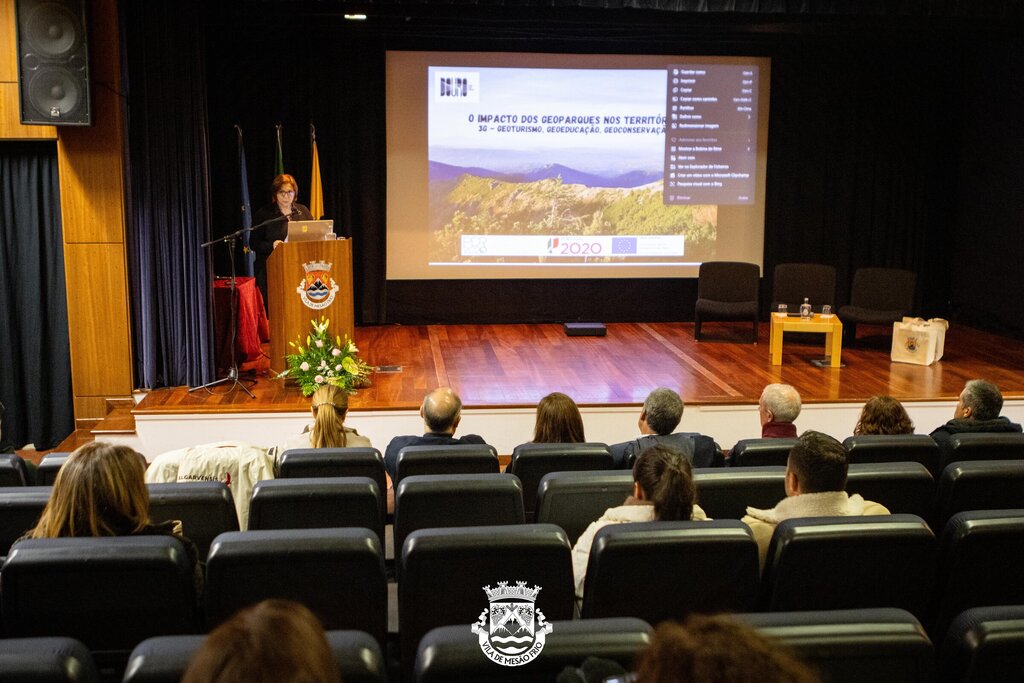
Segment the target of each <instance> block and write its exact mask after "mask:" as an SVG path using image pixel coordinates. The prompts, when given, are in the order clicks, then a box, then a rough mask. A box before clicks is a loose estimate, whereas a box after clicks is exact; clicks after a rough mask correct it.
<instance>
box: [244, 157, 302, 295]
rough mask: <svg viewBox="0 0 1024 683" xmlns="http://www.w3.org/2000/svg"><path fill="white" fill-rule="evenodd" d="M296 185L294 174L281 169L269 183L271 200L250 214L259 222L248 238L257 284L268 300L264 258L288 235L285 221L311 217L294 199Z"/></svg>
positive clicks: (296, 191)
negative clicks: (281, 171) (254, 259)
mask: <svg viewBox="0 0 1024 683" xmlns="http://www.w3.org/2000/svg"><path fill="white" fill-rule="evenodd" d="M298 193H299V185H298V183H296V182H295V178H293V177H292V176H290V175H288V174H287V173H282V174H281V175H279V176H277V177H276V178H274V182H273V183H271V184H270V198H271V200H272V201H271V202H270V204H268V205H266V206H264V207H263V208H261V209H260V210H259V211H257V212H256V215H254V216H253V217H252V224H253V226H257V225H261V224H263V225H262V227H259V228H255V229H254V230H253V232H252V239H251V240H249V242H250V243H251V244H252V245H253V249H254V250H255V251H256V264H255V266H256V267H255V271H256V284H257V286H259V288H260V292H261V293H262V294H263V302H264V305H266V302H267V258H268V257H269V256H270V253H271V252H272V251H274V249H275V248H276V247H277V246H278V245H280V244H282V243H283V242H284V238H285V237H286V236H287V235H288V221H311V220H313V214H311V213H310V212H309V209H308V208H306V207H305V206H303V205H302V204H299V203H298V202H296V201H295V197H296V195H298Z"/></svg>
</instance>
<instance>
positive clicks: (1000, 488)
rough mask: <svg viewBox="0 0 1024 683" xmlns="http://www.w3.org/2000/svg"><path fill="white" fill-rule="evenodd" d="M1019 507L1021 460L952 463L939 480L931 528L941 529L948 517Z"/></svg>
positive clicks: (1023, 480) (1023, 486) (1023, 497)
mask: <svg viewBox="0 0 1024 683" xmlns="http://www.w3.org/2000/svg"><path fill="white" fill-rule="evenodd" d="M1020 507H1024V460H975V461H973V462H954V463H952V464H951V465H949V466H948V467H947V468H946V470H945V471H944V472H943V473H942V478H941V479H939V486H938V491H937V492H936V494H935V515H934V517H933V519H934V521H935V523H934V525H933V528H935V529H943V528H945V526H946V522H948V521H949V518H950V517H952V516H953V515H955V514H956V513H958V512H964V511H966V510H1010V509H1014V508H1020Z"/></svg>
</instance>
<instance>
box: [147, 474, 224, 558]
mask: <svg viewBox="0 0 1024 683" xmlns="http://www.w3.org/2000/svg"><path fill="white" fill-rule="evenodd" d="M146 487H147V488H148V489H149V517H150V519H152V520H153V522H154V523H156V524H159V523H160V522H166V521H167V520H172V519H174V520H178V521H180V522H181V526H182V530H183V533H184V534H185V536H187V537H188V538H189V540H191V541H192V542H193V543H195V544H196V548H197V549H198V550H199V557H201V558H205V557H206V556H207V554H208V553H209V552H210V544H211V543H213V539H215V538H216V537H217V535H218V534H222V533H224V532H225V531H238V512H237V511H236V510H235V501H234V498H233V497H232V495H231V489H229V488H228V487H227V486H226V485H225V484H224V483H223V482H219V481H188V482H181V483H170V484H146Z"/></svg>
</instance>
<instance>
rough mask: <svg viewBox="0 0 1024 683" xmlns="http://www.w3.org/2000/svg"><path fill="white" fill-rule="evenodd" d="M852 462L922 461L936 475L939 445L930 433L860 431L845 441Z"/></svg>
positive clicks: (937, 472)
mask: <svg viewBox="0 0 1024 683" xmlns="http://www.w3.org/2000/svg"><path fill="white" fill-rule="evenodd" d="M843 447H844V448H845V449H846V453H847V457H848V458H849V461H850V464H851V465H859V464H862V463H870V462H919V463H921V464H922V465H924V466H925V467H926V468H928V471H929V472H931V474H932V477H935V478H938V476H939V475H940V474H942V470H940V469H939V445H938V444H937V443H935V440H934V439H932V437H930V436H928V435H927V434H858V435H856V436H848V437H846V439H845V440H844V441H843Z"/></svg>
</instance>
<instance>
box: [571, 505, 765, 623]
mask: <svg viewBox="0 0 1024 683" xmlns="http://www.w3.org/2000/svg"><path fill="white" fill-rule="evenodd" d="M757 584H758V565H757V543H756V542H755V541H754V537H753V535H751V533H750V529H749V528H748V527H747V525H745V524H743V523H742V522H740V521H737V520H731V519H728V520H716V521H711V522H708V521H702V522H690V521H687V522H643V523H633V524H609V525H608V526H606V527H604V528H603V529H601V530H600V531H598V532H597V535H596V536H595V537H594V543H593V545H592V546H591V549H590V561H589V563H588V565H587V578H586V583H585V585H584V590H583V607H582V609H581V612H580V614H581V616H582V617H583V618H584V619H588V618H591V617H637V618H639V619H643V620H645V621H647V622H649V623H652V624H657V623H661V622H662V621H664V620H666V619H678V620H682V619H685V618H686V617H687V616H689V615H690V614H693V613H715V612H736V611H740V612H742V611H747V610H752V609H753V608H754V606H755V605H756V603H757Z"/></svg>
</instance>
